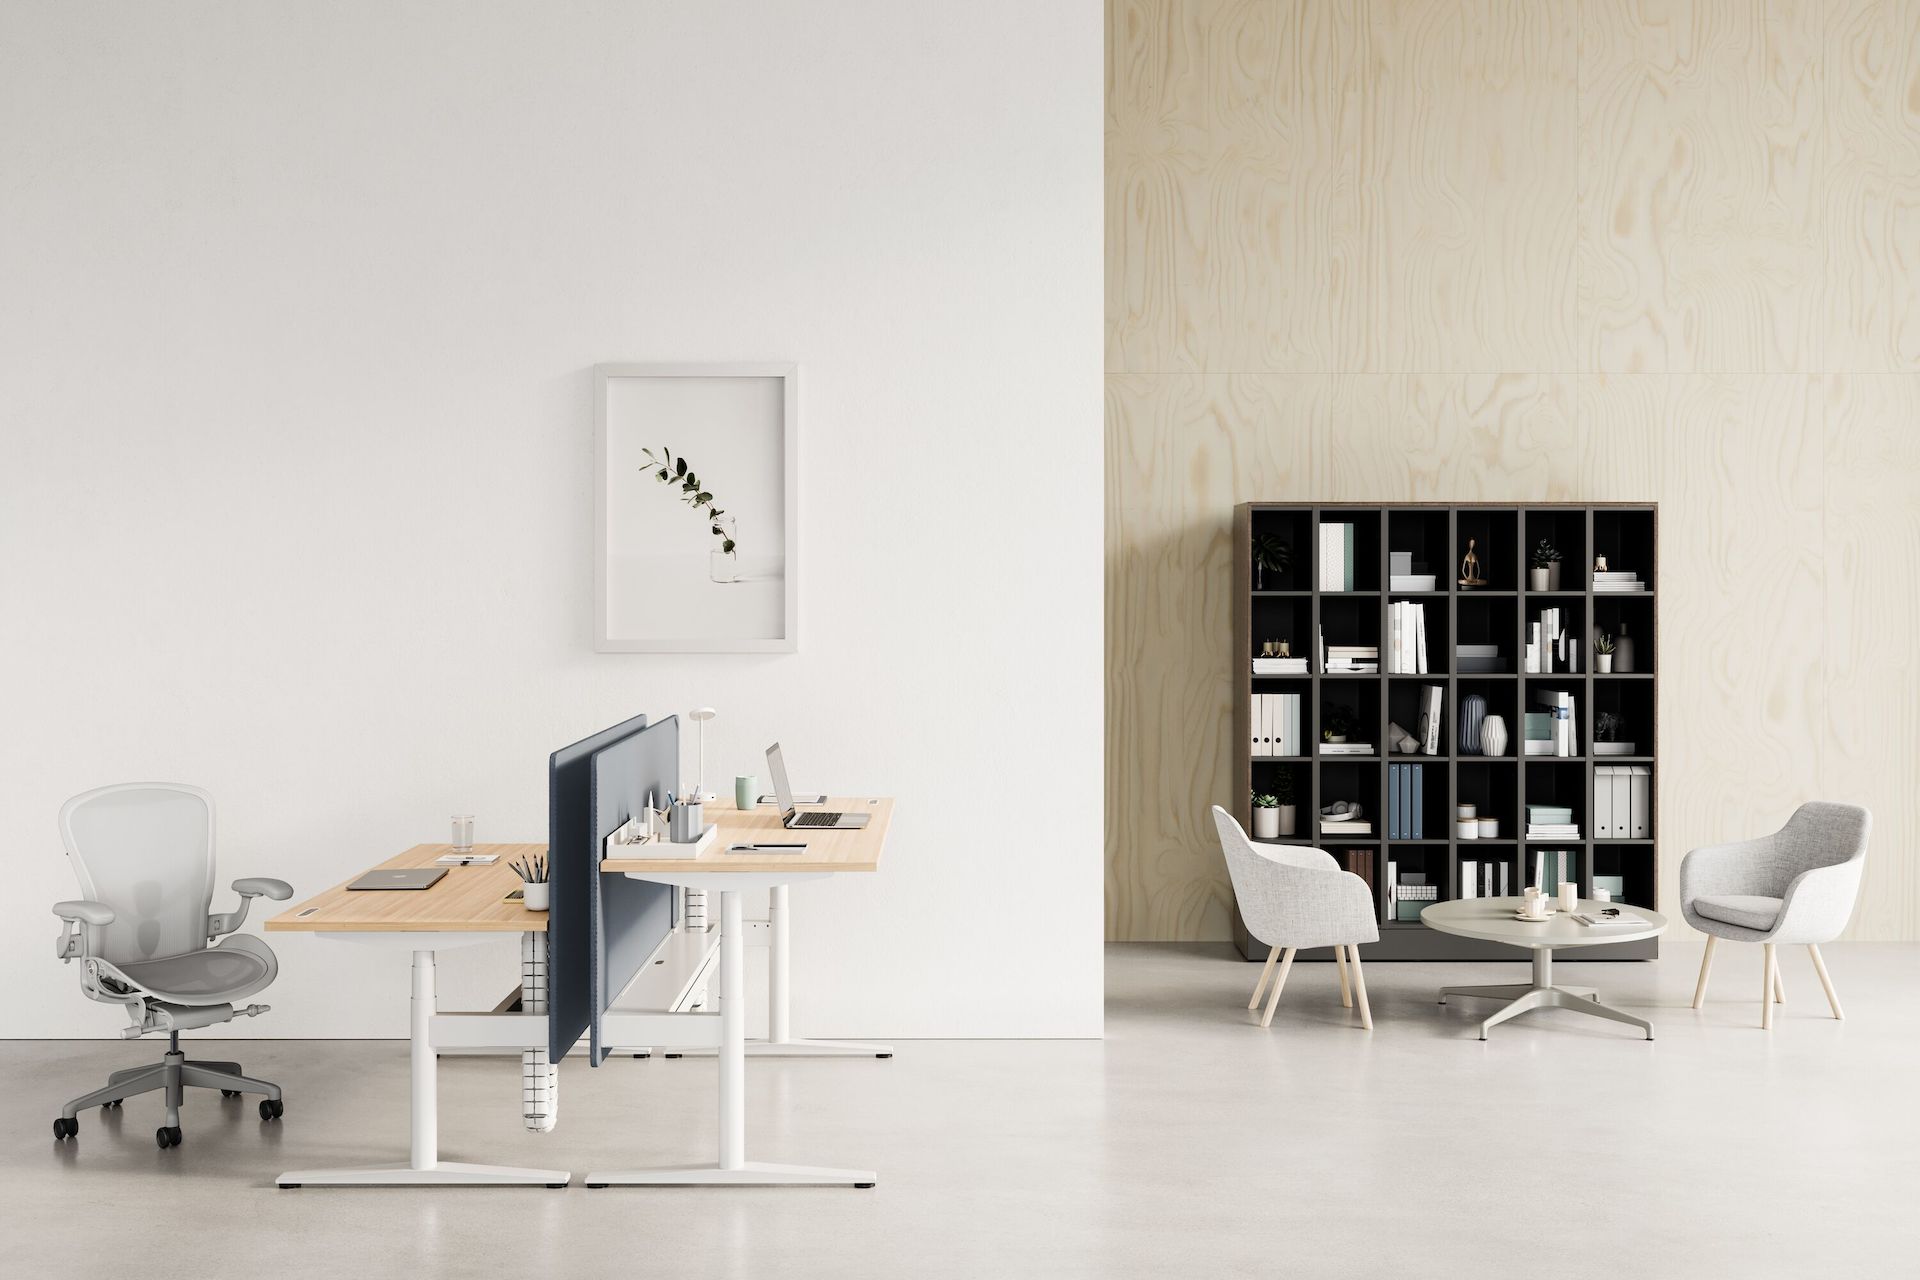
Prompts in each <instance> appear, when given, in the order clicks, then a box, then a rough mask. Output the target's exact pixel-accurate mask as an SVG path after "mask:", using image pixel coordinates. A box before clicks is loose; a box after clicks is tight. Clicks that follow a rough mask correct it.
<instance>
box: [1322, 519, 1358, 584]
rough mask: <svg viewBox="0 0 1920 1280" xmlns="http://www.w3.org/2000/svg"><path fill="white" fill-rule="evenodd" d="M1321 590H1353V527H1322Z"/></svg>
mask: <svg viewBox="0 0 1920 1280" xmlns="http://www.w3.org/2000/svg"><path fill="white" fill-rule="evenodd" d="M1320 589H1321V590H1322V591H1351V590H1353V526H1352V525H1351V524H1322V525H1321V526H1320Z"/></svg>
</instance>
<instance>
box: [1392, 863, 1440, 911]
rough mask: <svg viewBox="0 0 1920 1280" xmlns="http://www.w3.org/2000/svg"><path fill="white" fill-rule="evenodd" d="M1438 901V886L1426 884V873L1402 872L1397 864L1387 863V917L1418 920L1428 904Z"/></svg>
mask: <svg viewBox="0 0 1920 1280" xmlns="http://www.w3.org/2000/svg"><path fill="white" fill-rule="evenodd" d="M1438 901H1440V886H1439V885H1437V884H1428V883H1427V877H1426V873H1424V872H1420V871H1408V872H1405V873H1402V872H1401V870H1400V869H1399V867H1398V865H1397V864H1395V863H1391V862H1389V863H1388V864H1387V919H1389V920H1418V919H1419V918H1420V912H1421V911H1422V910H1423V909H1425V908H1426V907H1427V906H1428V905H1429V904H1431V903H1435V902H1438Z"/></svg>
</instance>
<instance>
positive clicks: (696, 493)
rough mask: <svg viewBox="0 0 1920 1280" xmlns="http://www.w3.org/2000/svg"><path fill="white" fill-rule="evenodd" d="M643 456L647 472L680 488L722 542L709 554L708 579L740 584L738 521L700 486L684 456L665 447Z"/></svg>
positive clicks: (645, 451) (645, 450)
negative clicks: (657, 453)
mask: <svg viewBox="0 0 1920 1280" xmlns="http://www.w3.org/2000/svg"><path fill="white" fill-rule="evenodd" d="M640 456H641V457H643V458H645V459H646V460H647V466H646V468H645V469H646V470H649V471H652V472H653V478H654V479H655V480H657V481H659V482H660V483H661V484H664V485H671V486H673V487H675V488H677V489H678V490H679V492H680V501H681V502H683V503H685V504H686V505H687V506H689V507H691V508H693V512H694V514H695V515H698V516H701V517H702V518H704V519H705V520H706V522H707V529H708V532H710V533H711V534H712V535H713V536H714V537H715V538H717V539H719V545H718V546H716V547H714V548H713V549H712V550H711V551H710V552H708V553H707V576H708V577H709V578H712V579H713V580H714V581H715V582H738V581H740V555H739V530H740V525H739V521H738V520H737V519H736V518H735V517H734V516H733V515H731V514H730V513H728V512H727V511H725V510H724V509H722V508H721V506H720V505H719V504H718V503H716V502H715V501H714V500H713V495H712V494H711V493H709V492H707V491H706V490H705V489H703V488H702V487H701V486H700V476H699V474H698V473H697V472H696V471H694V469H693V467H692V466H691V465H690V464H689V463H688V462H687V460H686V457H685V456H684V455H683V456H680V457H675V456H674V453H673V450H671V449H666V448H663V449H661V450H660V456H659V457H655V456H654V453H653V450H651V449H642V450H641V451H640Z"/></svg>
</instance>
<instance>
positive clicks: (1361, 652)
mask: <svg viewBox="0 0 1920 1280" xmlns="http://www.w3.org/2000/svg"><path fill="white" fill-rule="evenodd" d="M1379 670H1380V646H1379V645H1377V644H1330V645H1328V646H1327V674H1328V675H1337V674H1339V673H1340V672H1343V671H1344V672H1350V673H1353V674H1356V675H1364V674H1369V673H1372V672H1377V671H1379Z"/></svg>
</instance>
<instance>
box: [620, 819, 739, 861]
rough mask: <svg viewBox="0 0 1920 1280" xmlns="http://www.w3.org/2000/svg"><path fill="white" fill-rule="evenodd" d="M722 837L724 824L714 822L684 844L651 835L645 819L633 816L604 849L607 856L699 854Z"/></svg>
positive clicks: (694, 856) (660, 856)
mask: <svg viewBox="0 0 1920 1280" xmlns="http://www.w3.org/2000/svg"><path fill="white" fill-rule="evenodd" d="M719 838H720V828H719V827H718V826H717V825H715V824H714V823H711V822H710V823H708V824H707V829H706V830H705V831H702V832H701V833H700V838H699V839H698V840H693V841H689V842H688V843H686V844H680V843H677V842H675V841H672V840H669V839H667V838H666V837H664V836H653V835H649V834H648V833H647V826H646V823H645V822H644V821H643V820H642V819H639V818H629V819H628V820H627V821H626V822H625V823H623V824H621V826H620V827H619V828H618V829H616V830H615V831H614V833H613V834H612V835H610V836H608V837H607V838H606V839H605V840H604V841H602V842H601V845H600V853H601V856H602V857H606V858H697V857H699V856H700V855H701V854H703V853H705V852H706V851H707V850H708V849H710V848H712V847H713V842H714V841H715V840H717V839H719Z"/></svg>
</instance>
